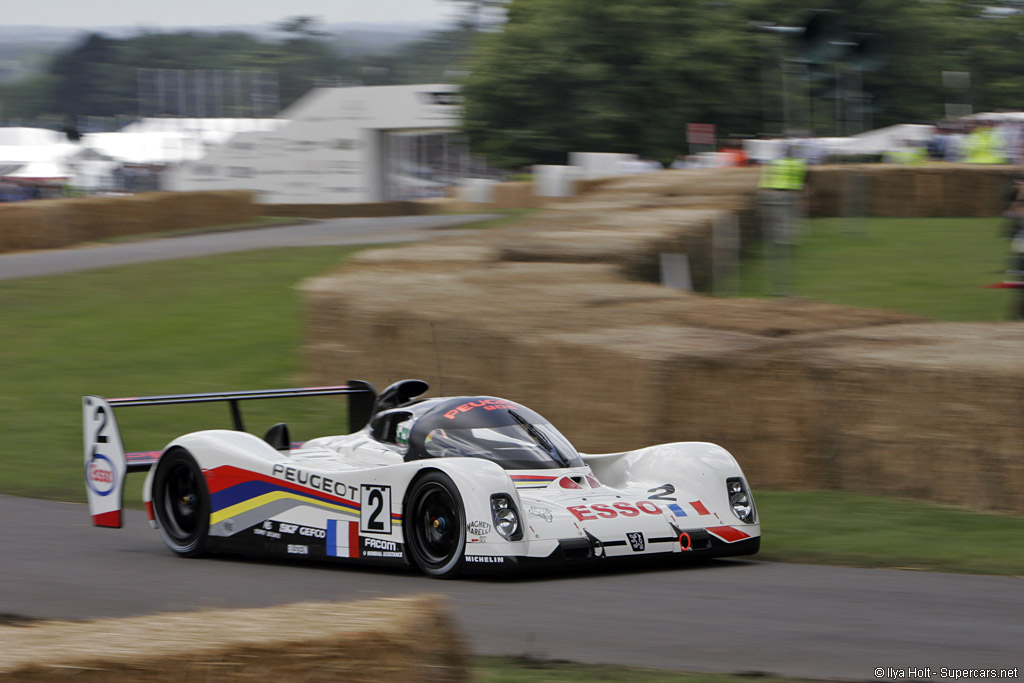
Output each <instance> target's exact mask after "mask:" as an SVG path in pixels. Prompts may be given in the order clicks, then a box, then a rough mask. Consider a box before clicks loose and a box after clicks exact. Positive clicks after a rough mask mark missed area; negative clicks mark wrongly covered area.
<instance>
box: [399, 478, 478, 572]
mask: <svg viewBox="0 0 1024 683" xmlns="http://www.w3.org/2000/svg"><path fill="white" fill-rule="evenodd" d="M406 501H407V502H406V506H405V510H406V513H405V514H404V515H403V518H404V520H403V522H404V524H405V545H406V548H407V549H408V552H409V555H410V556H411V558H412V561H413V563H414V564H415V565H416V566H417V567H419V568H420V570H422V571H423V573H424V574H427V575H428V576H432V577H434V578H436V579H449V578H452V577H453V576H456V575H457V574H458V573H459V569H460V568H461V567H462V556H463V554H464V553H465V550H466V510H465V507H463V505H462V496H460V495H459V490H458V487H456V486H455V483H454V482H453V481H452V480H451V479H450V478H449V477H448V475H446V474H443V473H442V472H430V473H428V474H426V475H424V476H423V477H421V478H420V479H418V480H417V481H416V483H415V484H413V487H412V489H411V490H410V491H409V496H408V498H407V499H406Z"/></svg>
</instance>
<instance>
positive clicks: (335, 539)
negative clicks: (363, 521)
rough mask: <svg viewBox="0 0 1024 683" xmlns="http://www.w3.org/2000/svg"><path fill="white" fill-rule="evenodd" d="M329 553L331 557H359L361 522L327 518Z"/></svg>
mask: <svg viewBox="0 0 1024 683" xmlns="http://www.w3.org/2000/svg"><path fill="white" fill-rule="evenodd" d="M327 554H328V555H329V556H331V557H350V558H358V557H359V523H358V522H339V521H338V520H336V519H329V520H327Z"/></svg>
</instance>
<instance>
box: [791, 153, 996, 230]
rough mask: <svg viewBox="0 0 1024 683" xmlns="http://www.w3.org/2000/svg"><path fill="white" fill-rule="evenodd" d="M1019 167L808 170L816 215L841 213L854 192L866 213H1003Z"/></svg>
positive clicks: (903, 215) (877, 166)
mask: <svg viewBox="0 0 1024 683" xmlns="http://www.w3.org/2000/svg"><path fill="white" fill-rule="evenodd" d="M1015 172H1016V169H1015V167H1012V166H986V165H977V164H941V165H929V166H900V165H885V164H851V165H846V166H819V167H814V168H812V170H811V171H810V173H808V175H807V187H808V194H809V204H810V206H809V212H810V215H812V216H841V215H844V213H845V212H848V211H849V209H848V208H845V207H846V206H848V205H849V203H850V202H851V201H854V197H855V196H863V197H864V205H863V207H858V210H860V209H863V211H864V215H867V216H890V217H896V218H913V217H964V218H966V217H975V216H998V215H1000V214H1001V213H1002V212H1003V211H1004V210H1005V209H1006V206H1007V204H1008V203H1009V200H1008V199H1007V190H1008V189H1009V187H1010V183H1011V181H1012V179H1013V176H1014V173H1015Z"/></svg>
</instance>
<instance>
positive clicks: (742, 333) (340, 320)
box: [306, 167, 1024, 512]
mask: <svg viewBox="0 0 1024 683" xmlns="http://www.w3.org/2000/svg"><path fill="white" fill-rule="evenodd" d="M743 170H744V171H748V172H747V173H745V174H738V173H732V172H726V173H722V174H721V176H719V175H718V173H717V172H710V173H708V172H690V171H686V172H679V173H678V174H677V173H674V172H673V173H669V172H666V173H664V174H650V177H626V178H613V179H607V180H605V181H602V183H600V185H599V186H600V193H601V195H600V197H599V198H598V199H594V198H593V197H589V196H584V197H581V198H578V199H575V200H569V201H566V202H564V203H562V204H560V205H559V208H558V209H556V210H553V211H549V212H546V213H544V214H541V215H537V216H534V217H532V218H531V219H530V220H528V221H525V222H523V223H521V224H519V225H517V226H514V227H506V228H503V229H501V230H495V231H487V232H486V233H481V234H476V235H467V236H460V237H456V238H451V239H450V240H449V241H446V242H445V243H443V244H440V245H417V246H412V247H405V248H399V249H389V250H381V251H378V252H372V253H369V254H367V255H366V256H365V257H363V258H360V259H357V260H356V262H355V263H352V264H350V265H349V266H347V267H346V268H344V269H342V270H339V271H336V272H334V273H331V274H329V275H327V276H324V277H321V278H317V279H316V280H314V281H311V282H309V283H307V285H306V297H307V300H308V301H309V304H310V305H309V311H310V313H309V332H308V342H307V346H306V353H307V359H308V362H309V366H308V367H309V368H310V373H311V381H313V382H324V383H330V382H336V381H343V380H344V379H345V378H348V377H369V378H371V379H373V380H374V381H375V382H381V383H385V382H391V381H394V380H397V379H402V378H404V377H420V378H422V379H425V380H427V381H428V382H430V383H431V384H432V385H433V386H434V387H435V390H436V391H442V392H443V393H445V394H459V393H466V394H473V393H485V394H497V395H504V396H507V397H508V398H511V399H514V400H519V401H523V402H524V403H527V404H529V405H531V406H532V407H535V408H537V409H538V410H540V411H541V412H542V413H543V414H545V415H546V416H548V417H549V418H550V419H552V420H554V421H555V422H556V423H557V424H558V425H559V426H560V427H561V428H562V429H563V430H564V431H566V433H567V434H568V435H569V436H570V437H571V438H573V439H574V440H575V441H576V443H577V444H578V445H579V446H580V447H581V448H583V449H584V450H588V451H594V452H600V451H611V450H619V449H625V448H635V447H639V446H644V445H649V444H651V443H656V442H664V441H676V440H691V439H694V440H708V441H714V442H717V443H720V444H722V445H723V446H725V447H726V448H728V449H730V450H731V451H733V452H734V453H735V454H736V455H737V457H738V458H739V459H740V461H741V463H742V464H743V466H744V469H745V471H746V472H747V474H748V476H749V478H750V479H751V481H752V482H753V484H754V486H755V487H762V486H764V487H771V488H790V489H821V488H832V489H841V490H849V491H859V492H862V493H879V494H884V495H900V496H913V497H916V498H919V499H926V500H933V501H938V502H947V503H953V504H958V505H967V506H971V507H976V508H981V509H1009V510H1013V511H1016V512H1024V494H1022V493H1021V492H1022V491H1024V488H1022V487H1021V486H1019V482H1020V481H1021V479H1022V478H1024V471H1022V470H1021V466H1020V465H1018V461H1019V458H1018V453H1017V452H1018V450H1019V444H1020V443H1024V431H1022V430H1024V426H1021V425H1020V420H1019V406H1020V405H1021V404H1022V399H1024V368H1022V367H1021V366H1020V364H1021V363H1022V362H1024V342H1021V341H1020V340H1021V339H1024V335H1021V326H1020V325H1006V326H1002V327H1000V326H992V325H978V326H975V327H970V326H967V327H962V326H952V327H946V326H941V325H937V324H932V323H927V322H925V321H922V320H920V319H918V318H915V317H913V316H907V315H903V314H899V313H892V312H885V311H868V310H860V309H851V308H847V307H842V306H834V305H830V304H823V303H819V302H814V301H808V300H803V299H771V300H742V299H713V298H707V297H702V296H698V295H693V294H688V293H683V292H676V291H673V290H669V289H666V288H662V287H658V286H655V285H652V284H649V283H646V282H638V281H629V280H627V279H625V277H624V276H625V275H626V274H629V275H632V276H634V277H637V276H638V274H639V276H640V277H648V278H651V279H654V278H653V277H652V275H651V273H653V272H655V271H654V270H653V266H652V265H651V262H652V260H653V259H655V258H656V257H657V255H658V254H660V253H662V252H664V251H673V250H682V251H685V252H687V253H691V254H700V240H701V239H702V238H703V236H704V235H706V234H707V232H708V230H709V228H708V223H709V222H713V221H714V220H715V219H716V217H717V216H720V215H722V212H723V211H724V209H699V210H697V209H693V208H692V207H693V206H697V205H705V204H706V205H708V206H713V205H715V204H716V203H718V202H722V203H723V204H721V205H723V206H724V205H727V204H728V202H731V201H733V198H734V197H735V195H734V194H731V193H734V192H735V191H736V188H737V187H740V186H744V184H745V186H747V187H751V186H752V185H754V184H756V174H751V173H749V170H747V169H743ZM870 171H871V173H872V174H873V175H874V176H875V177H876V180H874V181H872V182H875V183H877V184H879V186H882V185H885V184H886V183H888V185H889V187H887V188H884V191H883V192H882V194H880V196H879V199H878V207H876V209H877V210H886V211H890V212H896V211H907V210H910V209H912V210H913V211H925V210H928V211H940V212H953V213H956V212H957V211H959V210H960V209H959V208H958V207H960V206H963V204H962V202H965V201H969V200H970V201H973V199H971V197H970V195H974V194H977V193H979V192H980V193H981V194H983V195H984V194H985V192H994V191H995V189H994V188H996V187H997V186H999V185H1000V184H1001V183H1002V181H1003V179H1004V176H1003V175H1002V173H1003V171H1001V170H999V169H976V168H973V167H972V168H966V169H959V168H945V167H943V168H941V169H939V170H936V169H932V168H927V167H926V168H925V169H916V168H914V169H909V168H897V167H889V168H875V167H872V168H871V169H870ZM863 172H867V169H861V168H853V169H852V170H851V169H849V168H839V169H835V170H833V169H828V168H824V169H815V170H814V171H813V172H812V177H815V178H817V179H816V180H815V181H814V182H815V183H818V184H819V186H820V187H825V188H826V190H827V191H828V192H831V193H832V196H831V198H830V199H828V202H829V203H833V204H834V203H836V202H838V201H839V199H838V197H839V195H841V194H842V192H843V191H844V190H843V188H842V183H843V182H845V179H846V177H847V175H848V174H849V173H863ZM857 177H858V178H859V177H860V176H857ZM701 178H706V179H707V180H706V182H702V181H701V180H700V179H701ZM965 179H966V180H965ZM883 181H884V182H883ZM967 181H969V182H972V183H977V185H972V186H971V187H970V190H969V191H968V192H965V193H964V196H963V197H959V196H956V197H954V199H955V201H954V200H950V202H949V203H944V202H946V201H947V200H946V199H944V198H942V197H939V198H936V197H933V196H931V195H932V194H933V193H934V192H935V188H937V187H940V186H941V187H949V186H957V187H960V186H962V185H963V184H964V182H967ZM702 186H703V187H706V188H707V191H709V192H712V193H718V194H712V196H710V197H708V198H700V196H699V194H698V192H699V188H700V187H702ZM828 188H831V189H828ZM985 188H987V189H985ZM886 193H888V194H886ZM904 193H905V194H904ZM940 194H941V193H940ZM947 194H948V193H947ZM990 199H991V198H990ZM990 199H988V200H985V201H990ZM843 201H845V200H843ZM899 201H902V204H900V205H899V206H897V203H898V202H899ZM684 204H685V206H684ZM983 204H984V202H983ZM983 204H979V205H978V206H976V207H974V209H976V210H981V209H982V208H983ZM887 206H888V208H886V207H887ZM908 207H909V209H908ZM873 210H875V209H873ZM1000 210H1001V209H1000ZM751 222H753V221H752V219H751ZM747 230H748V231H749V232H750V233H754V232H755V229H754V228H752V227H750V226H748V227H747ZM705 239H706V238H705ZM975 426H976V427H977V428H975ZM992 472H994V473H995V476H988V475H987V474H985V473H992Z"/></svg>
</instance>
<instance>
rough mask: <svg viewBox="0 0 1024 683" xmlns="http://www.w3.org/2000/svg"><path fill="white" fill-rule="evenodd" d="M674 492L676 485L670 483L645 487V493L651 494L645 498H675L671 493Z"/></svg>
mask: <svg viewBox="0 0 1024 683" xmlns="http://www.w3.org/2000/svg"><path fill="white" fill-rule="evenodd" d="M675 492H676V487H675V486H673V485H672V484H662V485H661V486H655V487H654V488H653V489H647V493H649V494H651V495H649V496H647V498H648V500H675V496H673V495H672V494H673V493H675Z"/></svg>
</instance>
